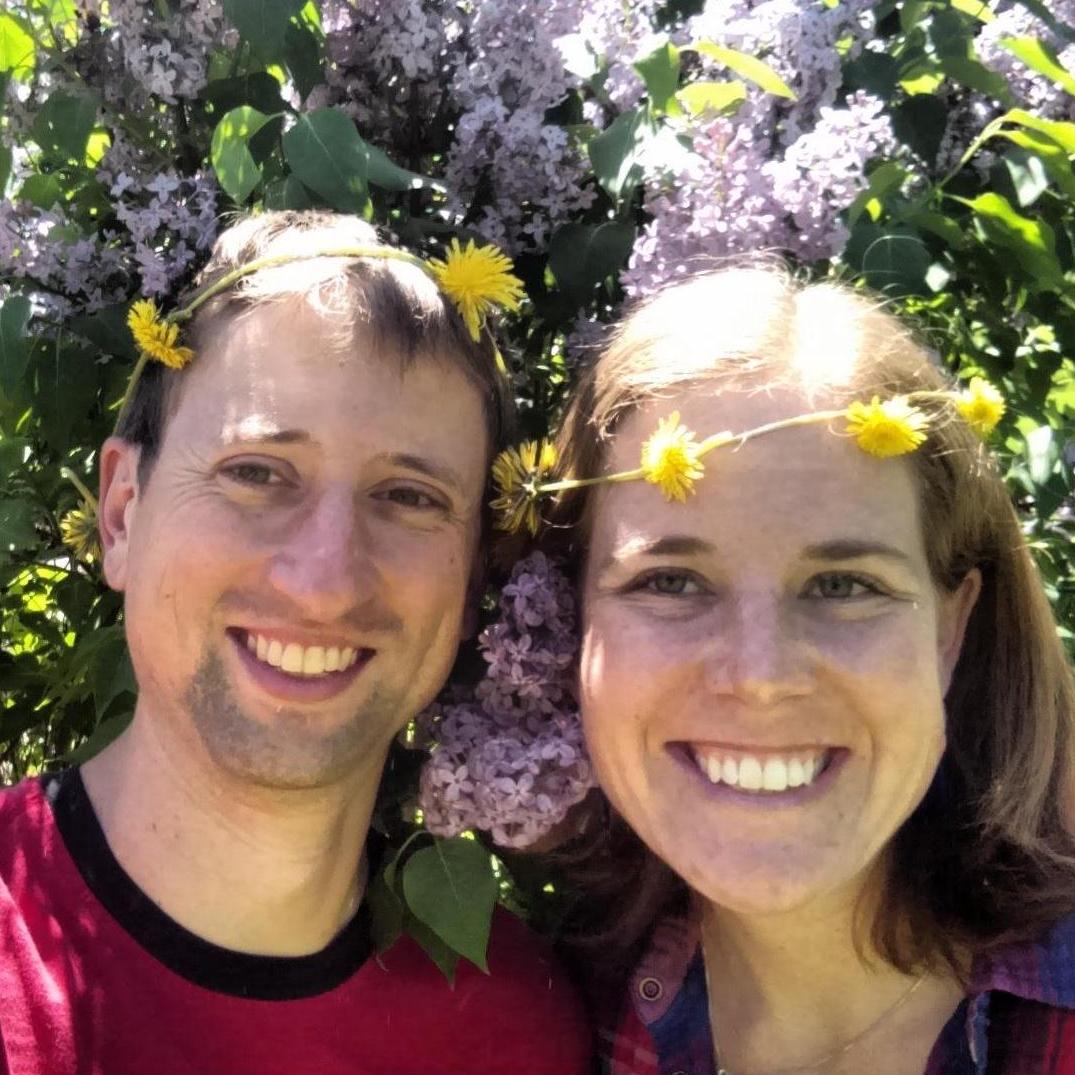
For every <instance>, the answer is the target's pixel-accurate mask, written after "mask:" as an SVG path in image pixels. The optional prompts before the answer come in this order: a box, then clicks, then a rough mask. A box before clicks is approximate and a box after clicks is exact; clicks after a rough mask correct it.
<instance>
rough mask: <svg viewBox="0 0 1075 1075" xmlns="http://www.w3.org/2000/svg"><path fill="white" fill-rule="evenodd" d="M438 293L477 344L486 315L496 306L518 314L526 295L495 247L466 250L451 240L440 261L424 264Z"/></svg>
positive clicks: (468, 245) (503, 257)
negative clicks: (449, 302)
mask: <svg viewBox="0 0 1075 1075" xmlns="http://www.w3.org/2000/svg"><path fill="white" fill-rule="evenodd" d="M427 264H428V265H429V268H430V270H431V271H432V273H433V276H434V278H435V279H436V281H437V284H438V285H439V287H440V289H441V291H443V292H444V294H445V295H447V296H448V298H450V299H451V300H452V302H454V303H455V304H456V306H457V307H458V308H459V312H460V313H461V314H462V315H463V321H464V323H465V324H466V326H467V330H468V331H469V332H470V336H471V339H474V340H477V339H478V338H479V336H480V334H481V327H482V324H483V323H484V321H485V315H486V314H487V313H488V312H489V311H490V310H491V309H493V308H494V307H495V306H503V307H504V308H505V309H508V310H517V309H518V308H519V302H520V301H521V299H522V297H523V295H524V294H525V292H524V291H523V282H522V281H521V280H520V279H519V278H518V277H517V276H514V275H513V274H512V272H511V259H510V258H508V257H506V256H505V255H504V254H502V253H501V252H500V251H499V250H497V248H496V247H495V246H476V245H475V243H474V240H473V239H471V240H470V241H469V242H468V243H467V245H466V246H465V247H460V245H459V240H458V239H453V240H452V242H451V245H450V246H449V247H448V254H447V256H446V257H445V259H444V260H443V261H441V260H440V259H438V258H431V259H430V260H429V262H428V263H427Z"/></svg>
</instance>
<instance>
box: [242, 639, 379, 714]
mask: <svg viewBox="0 0 1075 1075" xmlns="http://www.w3.org/2000/svg"><path fill="white" fill-rule="evenodd" d="M227 634H228V637H229V638H230V639H231V642H232V644H233V645H234V647H235V650H236V653H237V655H238V657H239V660H240V662H241V664H242V665H243V667H244V668H246V669H247V671H248V672H249V673H250V675H251V676H252V678H253V679H254V680H255V682H256V683H257V684H258V686H260V687H261V688H262V689H263V690H265V691H266V692H267V693H269V694H271V695H273V696H274V697H276V698H279V699H280V700H282V701H289V702H318V701H324V700H326V699H328V698H332V697H334V696H335V695H337V694H340V693H342V692H343V691H345V690H347V688H348V687H350V685H351V684H352V683H353V682H354V681H355V680H356V679H357V678H358V676H359V675H360V674H361V673H362V671H363V669H364V668H365V667H366V665H367V664H369V662H370V661H371V660H372V659H373V657H374V656H375V655H376V652H377V651H376V650H373V649H369V648H365V647H362V648H359V647H355V646H348V645H346V644H342V645H340V644H336V643H331V642H330V643H328V644H322V643H317V644H312V645H309V644H307V645H304V644H303V643H301V642H297V641H294V640H285V639H284V638H282V637H279V636H277V635H275V634H274V635H268V634H261V633H259V632H256V631H254V630H248V629H245V628H229V629H228V632H227ZM326 641H327V640H326Z"/></svg>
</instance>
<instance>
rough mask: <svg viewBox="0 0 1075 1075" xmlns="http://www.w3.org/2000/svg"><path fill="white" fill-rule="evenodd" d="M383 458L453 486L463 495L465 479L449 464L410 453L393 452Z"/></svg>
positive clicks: (395, 464) (394, 464)
mask: <svg viewBox="0 0 1075 1075" xmlns="http://www.w3.org/2000/svg"><path fill="white" fill-rule="evenodd" d="M381 458H382V459H383V460H384V461H385V462H386V463H391V464H392V465H393V466H397V467H405V468H406V469H407V470H416V471H418V473H419V474H425V475H426V476H427V477H430V478H433V479H435V480H436V481H439V482H443V483H444V484H445V485H450V486H452V487H453V488H454V489H455V491H456V492H457V493H460V494H462V493H463V490H464V485H463V479H462V478H461V477H460V476H459V474H458V473H457V472H456V471H455V470H454V469H453V468H452V467H450V466H448V464H447V463H440V462H436V461H434V460H432V459H427V458H426V457H425V456H424V455H411V454H410V453H409V452H391V453H389V454H387V455H384V456H381Z"/></svg>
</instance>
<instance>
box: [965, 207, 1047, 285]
mask: <svg viewBox="0 0 1075 1075" xmlns="http://www.w3.org/2000/svg"><path fill="white" fill-rule="evenodd" d="M950 197H952V199H953V201H957V202H961V203H962V204H963V205H966V206H969V207H970V208H971V209H972V210H973V211H974V213H975V216H976V218H977V220H978V222H979V223H980V224H981V226H982V229H983V231H984V233H985V235H986V237H987V239H989V240H990V241H992V242H993V243H995V244H996V245H997V246H999V247H1002V248H1003V249H1005V250H1010V251H1011V252H1012V253H1013V254H1014V255H1015V258H1016V260H1017V261H1018V262H1019V264H1020V265H1021V266H1022V268H1023V269H1024V271H1025V272H1026V274H1027V276H1028V277H1029V279H1028V280H1027V281H1026V285H1027V287H1029V288H1030V289H1031V290H1032V291H1038V290H1042V289H1043V288H1044V289H1045V290H1060V289H1062V288H1063V286H1064V278H1063V273H1062V271H1061V269H1060V263H1059V261H1057V258H1056V238H1055V236H1054V234H1053V229H1052V228H1051V227H1049V225H1048V224H1046V223H1045V221H1043V220H1034V219H1032V218H1031V217H1026V216H1023V215H1021V214H1020V213H1017V212H1016V211H1015V210H1014V209H1013V208H1012V206H1011V203H1010V202H1009V201H1008V199H1007V198H1005V197H1004V196H1003V195H1002V194H997V193H996V192H995V191H988V192H986V193H985V194H980V195H978V197H977V198H972V199H968V198H958V197H955V196H954V195H950Z"/></svg>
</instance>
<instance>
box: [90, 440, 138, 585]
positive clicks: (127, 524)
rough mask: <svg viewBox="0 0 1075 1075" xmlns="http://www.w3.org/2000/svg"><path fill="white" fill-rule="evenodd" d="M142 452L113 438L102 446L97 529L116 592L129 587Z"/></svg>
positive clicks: (107, 577) (107, 578)
mask: <svg viewBox="0 0 1075 1075" xmlns="http://www.w3.org/2000/svg"><path fill="white" fill-rule="evenodd" d="M141 454H142V450H141V448H140V447H139V446H138V445H137V444H132V443H131V442H130V441H126V440H122V439H121V438H119V437H109V438H108V440H106V441H105V442H104V444H103V445H102V447H101V455H100V473H101V486H100V501H99V505H100V506H99V509H98V512H97V526H98V529H99V531H100V534H101V548H102V550H103V553H104V555H103V559H102V565H101V566H102V568H103V570H104V576H105V581H106V582H107V583H108V585H109V586H111V587H112V589H113V590H123V589H125V588H126V584H127V558H128V554H129V547H130V531H131V526H132V524H133V522H134V516H135V512H136V509H137V506H138V460H139V459H140V458H141Z"/></svg>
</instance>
